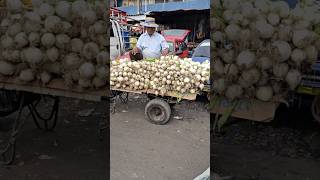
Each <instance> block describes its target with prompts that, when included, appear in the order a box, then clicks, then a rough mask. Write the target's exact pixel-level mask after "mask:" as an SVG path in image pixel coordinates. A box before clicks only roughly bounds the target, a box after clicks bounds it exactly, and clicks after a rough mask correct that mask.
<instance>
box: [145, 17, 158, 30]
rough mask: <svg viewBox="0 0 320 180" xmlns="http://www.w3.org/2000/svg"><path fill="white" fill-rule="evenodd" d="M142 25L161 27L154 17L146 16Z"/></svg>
mask: <svg viewBox="0 0 320 180" xmlns="http://www.w3.org/2000/svg"><path fill="white" fill-rule="evenodd" d="M141 25H142V26H144V27H153V28H157V27H159V25H158V24H156V23H155V19H154V18H152V17H146V19H145V21H144V22H142V23H141Z"/></svg>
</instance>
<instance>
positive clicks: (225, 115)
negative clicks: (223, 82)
mask: <svg viewBox="0 0 320 180" xmlns="http://www.w3.org/2000/svg"><path fill="white" fill-rule="evenodd" d="M237 104H238V101H237V100H235V101H233V102H232V105H231V106H230V107H229V108H228V109H227V110H226V111H225V112H224V113H223V114H222V116H221V118H219V120H218V122H217V126H218V131H221V128H222V127H223V125H224V124H225V123H226V122H227V120H228V119H229V117H230V116H231V114H232V112H233V111H234V108H235V107H236V106H237Z"/></svg>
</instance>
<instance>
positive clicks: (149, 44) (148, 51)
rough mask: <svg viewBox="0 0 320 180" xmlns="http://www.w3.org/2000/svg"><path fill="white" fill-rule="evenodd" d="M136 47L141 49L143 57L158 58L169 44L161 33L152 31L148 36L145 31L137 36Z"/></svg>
mask: <svg viewBox="0 0 320 180" xmlns="http://www.w3.org/2000/svg"><path fill="white" fill-rule="evenodd" d="M137 47H138V48H139V49H140V50H141V51H142V55H143V58H160V57H161V51H162V50H164V49H167V48H169V45H168V43H167V41H166V40H165V39H164V37H163V36H162V35H161V34H159V33H157V32H154V33H153V34H152V35H151V36H150V35H149V34H148V33H147V32H146V33H143V34H142V35H141V36H140V37H139V39H138V42H137Z"/></svg>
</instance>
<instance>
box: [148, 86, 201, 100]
mask: <svg viewBox="0 0 320 180" xmlns="http://www.w3.org/2000/svg"><path fill="white" fill-rule="evenodd" d="M148 94H155V90H151V89H150V90H148ZM164 96H169V97H175V98H181V99H186V100H191V101H192V100H195V99H196V98H197V94H191V93H185V94H179V93H177V92H173V91H168V92H166V93H165V94H164Z"/></svg>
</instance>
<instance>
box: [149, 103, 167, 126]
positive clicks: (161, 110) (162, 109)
mask: <svg viewBox="0 0 320 180" xmlns="http://www.w3.org/2000/svg"><path fill="white" fill-rule="evenodd" d="M145 114H146V116H147V119H148V120H149V121H150V122H151V123H153V124H158V125H164V124H166V123H168V121H169V120H170V116H171V108H170V106H169V104H168V103H167V102H166V101H164V100H162V99H153V100H151V101H149V102H148V104H147V105H146V107H145Z"/></svg>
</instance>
